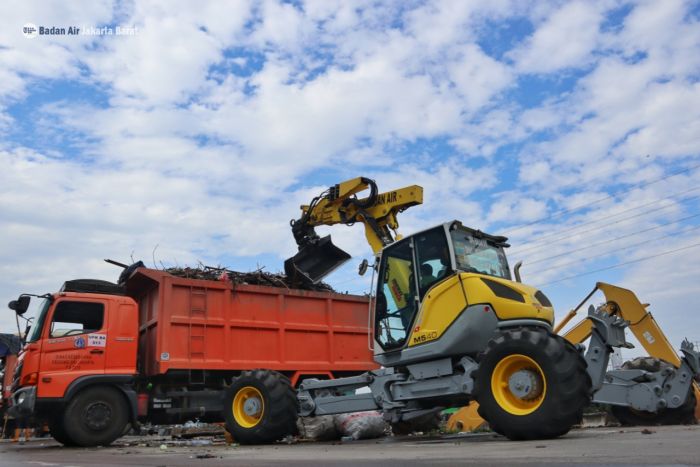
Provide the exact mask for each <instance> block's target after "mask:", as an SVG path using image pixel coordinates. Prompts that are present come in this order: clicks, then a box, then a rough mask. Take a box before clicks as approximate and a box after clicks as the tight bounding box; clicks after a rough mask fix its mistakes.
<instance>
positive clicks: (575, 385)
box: [472, 327, 591, 440]
mask: <svg viewBox="0 0 700 467" xmlns="http://www.w3.org/2000/svg"><path fill="white" fill-rule="evenodd" d="M523 375H524V376H525V377H526V378H527V379H526V383H525V384H522V383H523V380H522V379H518V378H519V377H522V376H523ZM472 377H474V379H475V384H474V393H475V397H476V400H477V402H478V403H479V415H480V416H481V417H482V418H484V420H486V421H487V422H488V423H489V426H490V427H491V429H492V430H493V431H495V432H496V433H499V434H502V435H504V436H506V437H508V438H509V439H512V440H529V439H547V438H555V437H557V436H561V435H564V434H566V433H567V432H568V431H569V430H570V429H571V427H572V426H573V425H575V424H577V423H579V422H580V421H581V418H582V416H583V409H584V408H585V407H586V406H587V405H588V404H589V403H590V400H591V379H590V377H589V376H588V373H587V371H586V362H585V360H584V359H583V357H582V356H581V354H580V353H579V352H578V351H577V350H576V348H575V347H574V346H573V345H571V344H570V343H569V342H567V341H566V340H564V339H563V338H561V337H560V336H557V335H555V334H551V333H549V332H547V331H546V330H544V329H540V328H534V327H533V328H518V329H512V330H506V331H503V332H502V333H501V334H499V335H498V336H497V337H495V338H493V339H491V341H489V343H488V345H487V347H486V349H485V350H484V351H483V352H482V353H481V354H480V355H479V368H478V369H477V370H475V371H474V373H473V374H472ZM511 382H512V384H511ZM513 385H516V386H519V387H516V386H513ZM518 391H521V392H518ZM524 391H529V392H527V393H526V394H523V392H524Z"/></svg>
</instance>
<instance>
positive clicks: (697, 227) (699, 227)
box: [530, 214, 700, 274]
mask: <svg viewBox="0 0 700 467" xmlns="http://www.w3.org/2000/svg"><path fill="white" fill-rule="evenodd" d="M698 215H699V216H700V214H698ZM698 229H700V225H696V226H695V227H693V228H690V229H686V230H683V231H682V232H673V233H669V234H666V235H662V236H660V237H656V238H653V239H651V240H643V241H641V242H638V243H634V244H632V245H628V246H626V247H624V248H618V249H616V250H612V251H608V252H605V253H600V254H597V255H593V256H588V257H586V258H584V259H580V260H574V261H569V262H568V263H563V264H558V265H556V266H554V267H551V268H548V269H546V270H541V271H536V272H532V273H530V274H541V273H543V272H545V271H555V270H557V269H562V268H564V267H567V266H570V265H572V264H577V263H582V262H585V261H589V260H591V259H595V258H600V257H605V256H609V255H611V254H613V253H617V252H619V251H625V250H629V249H630V248H634V247H636V246H639V245H644V244H645V243H648V242H653V241H656V240H661V239H662V238H667V237H675V236H677V235H682V234H686V233H688V232H692V231H693V230H698ZM530 264H532V263H530Z"/></svg>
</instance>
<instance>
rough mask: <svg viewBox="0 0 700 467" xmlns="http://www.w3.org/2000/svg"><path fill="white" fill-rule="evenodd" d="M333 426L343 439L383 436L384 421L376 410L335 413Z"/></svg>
mask: <svg viewBox="0 0 700 467" xmlns="http://www.w3.org/2000/svg"><path fill="white" fill-rule="evenodd" d="M335 428H336V430H338V432H339V433H340V434H341V435H342V436H343V438H341V440H343V441H346V440H347V441H349V440H350V439H352V440H356V439H371V438H379V437H381V436H384V431H385V429H386V423H385V422H384V418H383V417H382V414H380V413H379V412H377V411H370V412H357V413H351V414H340V415H336V416H335ZM347 438H350V439H347Z"/></svg>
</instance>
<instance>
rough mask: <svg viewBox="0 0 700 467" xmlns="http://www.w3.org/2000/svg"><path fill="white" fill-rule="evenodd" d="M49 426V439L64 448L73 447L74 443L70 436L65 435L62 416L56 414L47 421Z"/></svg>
mask: <svg viewBox="0 0 700 467" xmlns="http://www.w3.org/2000/svg"><path fill="white" fill-rule="evenodd" d="M47 422H48V425H49V433H51V437H52V438H53V439H55V440H56V441H58V442H59V443H61V444H62V445H64V446H68V447H73V446H75V445H76V444H75V441H73V440H72V439H71V438H70V436H68V434H67V433H66V429H65V428H64V426H63V414H62V413H60V414H56V415H53V416H51V417H49V419H48V420H47Z"/></svg>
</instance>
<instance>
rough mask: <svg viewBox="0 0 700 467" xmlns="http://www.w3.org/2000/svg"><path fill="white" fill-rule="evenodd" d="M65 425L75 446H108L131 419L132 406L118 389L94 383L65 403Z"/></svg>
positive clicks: (66, 431)
mask: <svg viewBox="0 0 700 467" xmlns="http://www.w3.org/2000/svg"><path fill="white" fill-rule="evenodd" d="M63 420H64V421H63V428H64V430H65V435H66V436H67V439H68V440H72V441H73V442H74V443H75V445H76V446H83V447H89V446H108V445H109V444H111V443H112V442H113V441H114V440H116V439H117V438H119V437H120V436H121V435H122V433H123V432H124V427H125V426H126V424H127V423H128V422H129V406H128V404H127V401H126V399H125V398H124V396H123V395H122V394H121V392H119V390H117V389H114V388H110V387H106V386H92V387H89V388H87V389H85V390H83V391H81V392H79V393H78V394H77V395H76V396H75V397H74V398H73V399H71V401H70V402H69V403H68V405H67V406H66V410H65V415H64V417H63Z"/></svg>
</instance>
